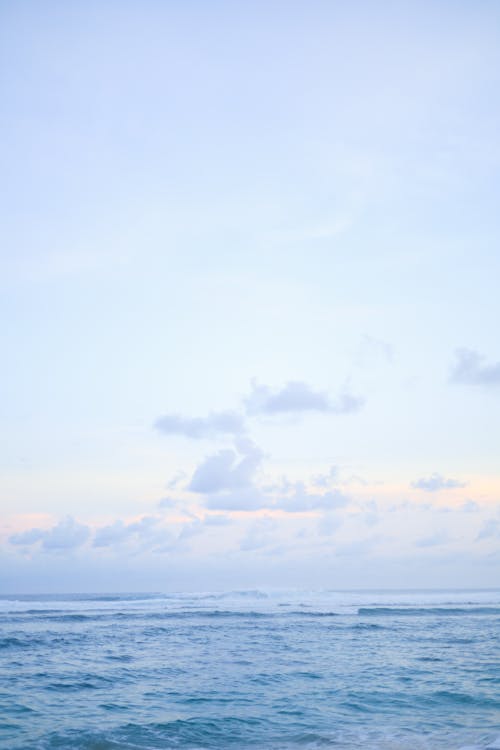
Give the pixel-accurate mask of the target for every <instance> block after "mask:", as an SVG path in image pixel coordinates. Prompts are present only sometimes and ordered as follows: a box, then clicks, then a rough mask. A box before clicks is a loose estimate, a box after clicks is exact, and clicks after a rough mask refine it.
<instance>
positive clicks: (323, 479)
mask: <svg viewBox="0 0 500 750" xmlns="http://www.w3.org/2000/svg"><path fill="white" fill-rule="evenodd" d="M338 476H339V469H338V467H337V466H330V469H329V471H328V474H316V475H315V476H314V477H313V478H312V482H313V484H315V485H316V487H329V486H330V485H331V484H332V482H335V481H337V480H338Z"/></svg>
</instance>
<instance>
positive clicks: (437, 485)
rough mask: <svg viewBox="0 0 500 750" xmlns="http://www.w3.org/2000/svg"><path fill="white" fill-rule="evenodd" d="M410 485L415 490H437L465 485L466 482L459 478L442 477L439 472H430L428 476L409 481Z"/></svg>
mask: <svg viewBox="0 0 500 750" xmlns="http://www.w3.org/2000/svg"><path fill="white" fill-rule="evenodd" d="M411 486H412V487H413V488H414V489H416V490H424V491H425V492H438V491H439V490H451V489H457V488H459V487H466V486H467V483H466V482H461V481H460V480H459V479H451V478H446V477H443V476H442V475H441V474H432V475H431V476H430V477H420V479H416V480H415V481H414V482H412V483H411Z"/></svg>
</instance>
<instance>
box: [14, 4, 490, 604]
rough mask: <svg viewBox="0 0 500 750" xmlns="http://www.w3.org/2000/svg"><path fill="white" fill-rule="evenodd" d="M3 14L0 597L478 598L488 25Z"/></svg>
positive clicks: (484, 494)
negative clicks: (286, 589)
mask: <svg viewBox="0 0 500 750" xmlns="http://www.w3.org/2000/svg"><path fill="white" fill-rule="evenodd" d="M0 16H1V23H0V37H1V38H0V55H1V58H2V59H1V64H0V71H1V73H0V86H1V123H2V139H1V145H0V151H1V164H2V174H3V176H4V180H3V184H4V186H5V189H4V191H3V198H2V202H1V206H0V212H1V214H2V216H1V222H0V225H1V230H0V233H1V234H0V253H1V274H0V285H1V295H0V305H1V308H2V309H1V312H2V315H1V321H2V323H1V327H2V351H3V355H4V357H3V360H4V364H3V367H2V393H3V399H2V411H1V415H2V422H3V428H4V429H3V431H2V434H3V441H2V447H3V450H2V451H1V458H0V461H1V464H2V472H1V475H2V488H1V492H2V508H3V512H2V525H1V526H0V534H1V541H2V553H1V554H2V565H1V568H2V574H1V578H2V579H3V583H2V582H1V581H0V584H1V585H2V587H3V588H4V589H6V590H7V589H8V590H16V589H18V590H25V591H29V590H61V589H64V590H72V589H75V590H82V589H87V590H89V589H97V588H101V589H102V588H104V589H105V588H113V589H115V590H117V589H122V590H123V589H124V588H125V589H127V588H130V586H132V585H133V587H134V588H138V589H149V590H150V589H165V588H170V589H179V588H190V589H200V588H205V589H206V588H221V587H225V586H230V587H236V586H240V585H242V586H245V585H266V584H269V585H280V586H288V585H296V584H300V585H304V586H308V587H314V586H331V587H345V586H367V585H370V586H393V585H396V586H403V585H423V586H425V585H431V584H432V585H445V586H450V585H456V586H460V585H463V584H464V583H467V585H475V586H481V585H485V586H487V585H494V584H496V583H497V581H496V577H495V575H496V570H497V569H498V562H499V544H500V475H499V472H498V445H499V436H498V424H499V423H500V343H499V338H498V320H499V319H500V302H499V295H498V279H499V278H500V254H499V251H498V240H499V235H500V232H499V229H500V227H499V221H500V220H499V214H498V208H497V207H498V203H499V178H498V175H499V166H500V141H499V138H498V132H499V126H500V122H499V119H500V105H499V102H498V96H497V92H498V87H499V83H500V80H499V79H500V59H499V58H500V45H499V31H498V29H499V23H498V22H499V20H500V18H499V16H500V10H499V8H498V6H497V4H495V3H493V2H481V3H475V4H470V3H451V2H432V3H430V2H429V3H425V2H424V3H416V2H408V3H400V4H398V5H397V6H394V4H392V3H385V2H380V3H362V2H359V3H351V4H349V5H346V4H345V3H336V2H333V3H332V2H331V3H326V2H325V3H323V2H313V3H308V4H307V5H306V4H304V3H293V2H292V3H282V2H275V3H272V2H271V3H258V2H257V3H237V4H234V3H227V2H213V3H201V2H187V3H180V2H166V3H163V2H162V3H160V2H153V1H152V0H146V1H145V2H141V3H134V2H125V3H123V2H120V3H118V2H109V3H104V4H103V3H100V2H99V3H98V2H85V3H83V2H82V3H71V4H67V3H62V2H43V3H35V2H29V1H27V2H22V3H16V4H12V3H6V2H4V3H0ZM124 572H126V576H125V578H124Z"/></svg>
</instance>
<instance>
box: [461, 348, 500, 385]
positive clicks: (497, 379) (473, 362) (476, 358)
mask: <svg viewBox="0 0 500 750" xmlns="http://www.w3.org/2000/svg"><path fill="white" fill-rule="evenodd" d="M455 357H456V361H455V362H454V364H453V366H452V368H451V372H450V377H449V382H450V383H457V384H461V385H484V386H495V385H500V362H496V363H495V364H492V365H488V364H483V362H484V359H485V357H484V356H483V355H482V354H479V352H476V351H474V350H473V349H457V350H456V351H455Z"/></svg>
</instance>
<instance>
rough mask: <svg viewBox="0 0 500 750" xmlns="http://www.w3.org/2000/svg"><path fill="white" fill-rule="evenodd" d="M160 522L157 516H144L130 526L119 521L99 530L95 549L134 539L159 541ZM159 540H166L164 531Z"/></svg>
mask: <svg viewBox="0 0 500 750" xmlns="http://www.w3.org/2000/svg"><path fill="white" fill-rule="evenodd" d="M159 521H160V519H159V518H158V517H157V516H143V517H142V518H141V519H140V520H139V521H134V522H132V523H129V524H124V523H123V521H121V520H117V521H115V522H114V523H112V524H109V525H108V526H102V527H101V528H100V529H97V531H96V533H95V536H94V547H111V546H114V545H115V544H121V543H122V542H125V541H127V540H129V539H131V538H133V537H135V538H136V539H139V540H145V539H149V540H152V539H153V538H155V539H156V540H157V541H158V539H157V537H158V530H157V525H158V523H159ZM159 540H160V541H164V540H165V531H164V530H162V531H161V532H160V536H159Z"/></svg>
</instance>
